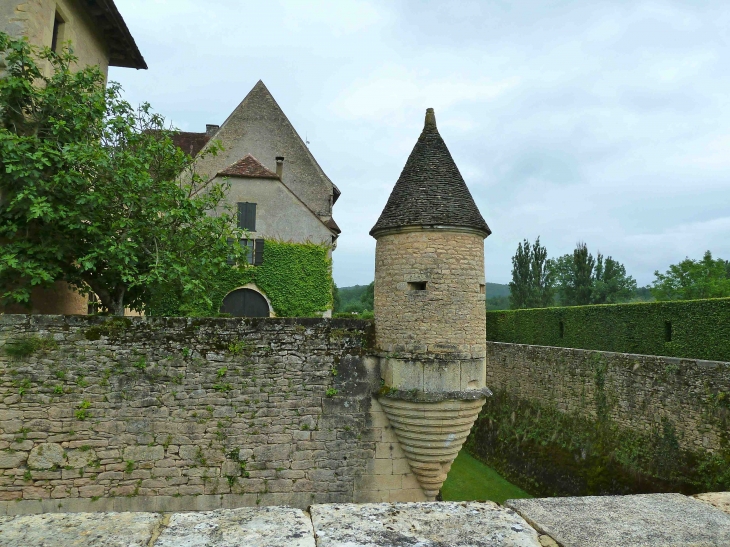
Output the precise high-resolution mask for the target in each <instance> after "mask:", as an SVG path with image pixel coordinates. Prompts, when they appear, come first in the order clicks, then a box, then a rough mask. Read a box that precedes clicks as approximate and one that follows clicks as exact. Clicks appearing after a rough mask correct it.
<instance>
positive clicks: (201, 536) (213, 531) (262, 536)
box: [153, 507, 315, 547]
mask: <svg viewBox="0 0 730 547" xmlns="http://www.w3.org/2000/svg"><path fill="white" fill-rule="evenodd" d="M166 524H167V525H166V527H165V528H164V530H163V531H162V533H161V534H160V535H159V537H158V538H157V540H156V541H155V542H154V543H153V545H154V547H203V546H206V547H207V546H210V547H224V546H225V547H228V546H239V545H240V546H252V547H254V546H256V547H258V546H264V545H265V546H266V547H315V542H314V532H313V531H312V521H311V520H309V516H308V515H307V514H305V513H304V512H303V511H301V510H299V509H293V508H290V507H266V508H262V509H259V508H253V507H245V508H241V509H222V510H220V511H206V512H202V513H176V514H174V515H172V516H171V517H170V519H169V521H168V522H167V523H166Z"/></svg>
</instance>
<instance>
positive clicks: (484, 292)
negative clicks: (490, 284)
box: [479, 283, 487, 294]
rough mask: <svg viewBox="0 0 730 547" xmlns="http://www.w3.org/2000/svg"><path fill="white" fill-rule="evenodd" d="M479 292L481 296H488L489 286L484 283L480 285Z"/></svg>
mask: <svg viewBox="0 0 730 547" xmlns="http://www.w3.org/2000/svg"><path fill="white" fill-rule="evenodd" d="M479 292H480V293H481V294H487V286H486V285H485V284H484V283H479Z"/></svg>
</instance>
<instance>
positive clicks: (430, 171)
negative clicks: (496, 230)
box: [370, 108, 492, 237]
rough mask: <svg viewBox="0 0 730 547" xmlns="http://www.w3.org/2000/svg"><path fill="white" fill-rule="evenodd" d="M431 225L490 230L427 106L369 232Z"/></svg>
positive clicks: (372, 234) (482, 230)
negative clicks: (415, 138) (418, 132)
mask: <svg viewBox="0 0 730 547" xmlns="http://www.w3.org/2000/svg"><path fill="white" fill-rule="evenodd" d="M434 225H437V226H458V227H464V228H471V229H474V230H478V231H480V232H482V233H483V234H484V237H487V236H488V235H489V234H491V233H492V231H491V230H490V229H489V226H487V223H486V222H485V221H484V218H482V215H481V213H480V212H479V209H478V208H477V206H476V203H474V199H473V198H472V197H471V193H470V192H469V189H468V188H467V187H466V183H465V182H464V179H463V178H462V176H461V173H459V169H458V168H457V167H456V164H455V163H454V160H453V158H452V157H451V154H450V153H449V149H448V148H447V147H446V143H445V142H444V140H443V139H442V138H441V135H439V132H438V129H437V128H436V116H435V115H434V112H433V108H429V109H428V110H427V111H426V123H425V125H424V127H423V132H422V133H421V136H420V137H419V138H418V142H417V143H416V146H415V147H413V152H411V155H410V156H409V157H408V161H407V162H406V165H405V167H404V168H403V171H402V172H401V174H400V177H399V178H398V182H396V183H395V188H393V191H392V192H391V194H390V197H389V198H388V203H386V205H385V209H383V212H382V213H381V214H380V218H379V219H378V222H376V223H375V226H373V229H372V230H370V235H371V236H374V237H375V236H377V234H378V233H379V232H381V231H383V230H389V229H393V228H401V227H405V226H434Z"/></svg>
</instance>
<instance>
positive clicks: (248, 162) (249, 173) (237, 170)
mask: <svg viewBox="0 0 730 547" xmlns="http://www.w3.org/2000/svg"><path fill="white" fill-rule="evenodd" d="M218 174H219V175H225V176H228V177H251V178H261V179H278V178H279V176H278V175H277V174H276V173H273V172H271V171H269V170H268V169H266V167H264V166H263V165H261V163H260V162H259V160H257V159H256V158H254V157H253V156H252V155H251V154H246V155H245V156H244V157H243V159H240V160H238V161H237V162H236V163H234V164H233V165H231V166H229V167H226V168H225V169H224V170H223V171H218Z"/></svg>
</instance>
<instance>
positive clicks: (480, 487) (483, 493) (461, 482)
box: [441, 450, 532, 503]
mask: <svg viewBox="0 0 730 547" xmlns="http://www.w3.org/2000/svg"><path fill="white" fill-rule="evenodd" d="M441 494H442V495H443V498H444V501H483V500H490V501H496V502H497V503H504V501H505V500H508V499H515V498H531V497H532V496H531V495H530V494H528V493H527V492H525V491H524V490H522V489H521V488H518V487H517V486H515V485H514V484H512V483H511V482H508V481H507V480H506V479H504V478H502V477H501V476H500V475H499V474H498V473H497V472H496V471H495V470H494V469H492V468H491V467H487V466H486V465H484V464H483V463H482V462H480V461H479V460H476V459H474V458H473V457H472V456H470V455H469V454H467V452H466V451H465V450H462V451H461V452H459V455H458V456H457V457H456V460H455V461H454V464H453V465H452V466H451V471H449V476H448V478H447V479H446V482H445V483H444V485H443V487H442V488H441Z"/></svg>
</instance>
